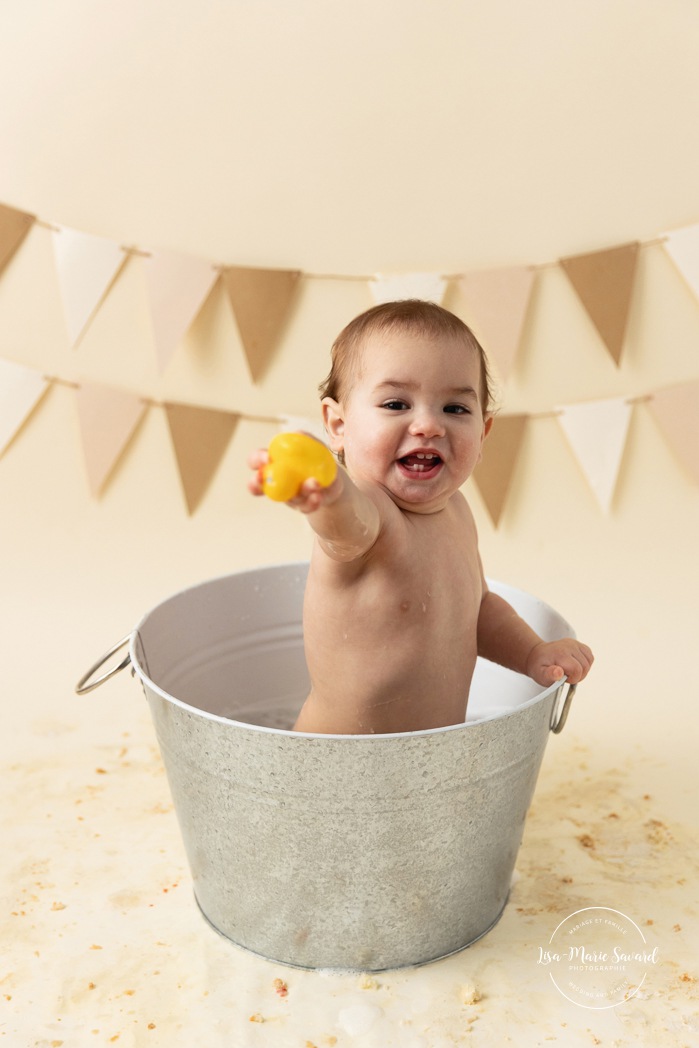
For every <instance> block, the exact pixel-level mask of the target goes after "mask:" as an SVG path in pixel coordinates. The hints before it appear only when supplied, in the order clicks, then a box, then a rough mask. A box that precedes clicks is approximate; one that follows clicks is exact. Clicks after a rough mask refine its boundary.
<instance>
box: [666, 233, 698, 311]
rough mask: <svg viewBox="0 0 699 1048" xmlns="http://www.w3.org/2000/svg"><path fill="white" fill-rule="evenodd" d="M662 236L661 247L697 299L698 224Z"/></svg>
mask: <svg viewBox="0 0 699 1048" xmlns="http://www.w3.org/2000/svg"><path fill="white" fill-rule="evenodd" d="M664 236H665V237H666V238H667V239H666V240H665V243H664V245H663V247H664V248H665V250H666V251H667V253H668V255H669V256H670V258H671V259H672V261H673V262H674V263H675V265H676V266H677V268H678V269H679V271H680V273H681V274H682V276H683V277H684V279H685V280H686V281H687V283H688V284H689V286H690V288H691V289H692V291H693V292H694V294H695V295H696V296H697V298H699V222H698V223H697V224H696V225H693V226H686V227H685V228H684V229H677V230H675V231H674V232H673V233H665V234H664Z"/></svg>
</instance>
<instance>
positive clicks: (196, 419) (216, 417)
mask: <svg viewBox="0 0 699 1048" xmlns="http://www.w3.org/2000/svg"><path fill="white" fill-rule="evenodd" d="M164 407H165V412H166V415H167V421H168V426H169V427H170V436H171V438H172V444H173V447H174V449H175V458H176V459H177V467H178V469H179V473H180V479H181V481H182V487H183V489H184V497H185V501H186V503H187V509H188V510H189V512H190V513H193V512H194V510H195V509H196V508H197V506H198V505H199V503H200V502H201V500H202V499H203V498H204V495H205V494H206V491H207V489H208V487H209V484H210V483H211V481H212V480H213V477H214V474H215V473H216V470H217V468H218V464H219V462H220V461H221V459H222V458H223V454H224V452H225V450H226V448H227V447H228V443H229V441H230V439H231V437H232V436H233V431H234V430H235V426H236V423H237V421H238V415H235V414H233V413H232V412H230V411H217V410H214V409H213V408H199V407H194V406H192V405H189V404H167V403H166V404H165V405H164Z"/></svg>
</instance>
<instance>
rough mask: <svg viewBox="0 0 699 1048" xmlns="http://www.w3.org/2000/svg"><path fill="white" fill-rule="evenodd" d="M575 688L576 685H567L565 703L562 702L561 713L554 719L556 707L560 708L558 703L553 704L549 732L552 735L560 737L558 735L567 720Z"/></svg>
mask: <svg viewBox="0 0 699 1048" xmlns="http://www.w3.org/2000/svg"><path fill="white" fill-rule="evenodd" d="M576 688H577V684H569V685H568V691H567V692H566V697H565V701H564V702H563V706H562V707H561V711H560V713H559V714H558V716H557V717H555V714H556V711H557V709H558V707H559V706H560V703H556V704H554V708H553V714H552V717H551V731H552V732H553V734H554V735H560V733H561V732H562V731H563V726H564V725H565V722H566V720H567V718H568V714H569V712H570V704H571V702H572V701H573V696H574V695H575V689H576ZM559 694H560V692H559ZM554 717H555V720H554Z"/></svg>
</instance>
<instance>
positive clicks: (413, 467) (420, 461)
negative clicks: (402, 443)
mask: <svg viewBox="0 0 699 1048" xmlns="http://www.w3.org/2000/svg"><path fill="white" fill-rule="evenodd" d="M398 461H399V462H400V464H401V466H403V467H404V468H405V469H409V470H410V472H411V473H427V471H428V470H431V469H434V468H435V466H439V465H440V464H441V461H442V460H441V458H440V457H439V455H429V454H427V455H422V454H416V455H404V457H403V458H401V459H398Z"/></svg>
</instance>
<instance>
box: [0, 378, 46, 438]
mask: <svg viewBox="0 0 699 1048" xmlns="http://www.w3.org/2000/svg"><path fill="white" fill-rule="evenodd" d="M48 384H49V383H48V379H46V378H44V376H43V375H40V374H39V372H38V371H32V370H30V369H29V368H25V367H22V366H21V364H13V363H11V362H10V361H9V360H0V455H1V454H2V453H3V451H4V450H5V448H6V447H7V446H8V444H9V443H10V441H11V440H12V439H13V437H14V436H15V435H16V434H17V432H18V431H19V429H20V428H21V426H22V425H23V424H24V423H25V422H26V421H27V419H28V418H29V416H30V414H31V413H32V411H33V410H34V408H35V407H36V406H37V404H38V403H39V401H40V400H41V398H42V397H43V395H44V393H45V392H46V390H47V388H48Z"/></svg>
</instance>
